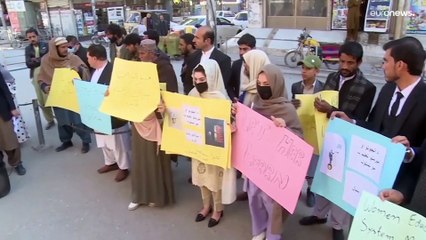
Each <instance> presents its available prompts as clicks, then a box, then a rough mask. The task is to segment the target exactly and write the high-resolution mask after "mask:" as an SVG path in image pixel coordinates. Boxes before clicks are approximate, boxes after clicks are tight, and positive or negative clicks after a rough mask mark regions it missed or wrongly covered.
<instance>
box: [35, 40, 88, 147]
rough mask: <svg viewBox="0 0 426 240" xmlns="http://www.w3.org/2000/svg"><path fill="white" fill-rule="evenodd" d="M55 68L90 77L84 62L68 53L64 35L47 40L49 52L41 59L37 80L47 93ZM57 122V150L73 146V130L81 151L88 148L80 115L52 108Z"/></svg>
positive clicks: (86, 78) (84, 77)
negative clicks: (79, 139) (59, 141)
mask: <svg viewBox="0 0 426 240" xmlns="http://www.w3.org/2000/svg"><path fill="white" fill-rule="evenodd" d="M55 68H71V69H73V70H75V71H76V72H78V74H79V75H80V77H81V79H83V80H88V79H90V73H89V69H88V68H87V66H86V64H84V62H83V61H82V60H81V59H80V58H79V57H77V56H76V55H74V54H68V41H67V40H66V39H65V38H64V37H57V38H54V39H52V40H50V42H49V52H48V53H47V54H46V55H45V56H43V58H42V59H41V69H40V74H39V76H38V82H39V84H40V87H41V89H42V90H43V91H44V92H45V93H46V94H48V93H49V91H50V85H51V84H52V78H53V73H54V71H55ZM53 110H54V112H55V116H56V120H57V122H58V132H59V139H60V140H61V142H62V145H61V146H59V147H57V148H56V151H57V152H60V151H63V150H65V149H67V148H69V147H72V146H73V143H72V142H71V139H72V136H73V132H74V131H75V132H76V133H77V135H78V136H80V138H81V140H82V141H83V147H82V148H81V152H82V153H87V152H88V151H89V150H90V142H91V139H90V132H89V131H88V129H87V127H86V126H85V125H84V124H83V123H82V122H81V119H80V115H79V114H77V113H75V112H72V111H70V110H66V109H62V108H56V107H54V108H53Z"/></svg>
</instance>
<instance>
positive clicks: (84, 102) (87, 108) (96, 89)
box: [74, 80, 112, 135]
mask: <svg viewBox="0 0 426 240" xmlns="http://www.w3.org/2000/svg"><path fill="white" fill-rule="evenodd" d="M74 85H75V88H76V89H77V96H78V103H79V107H80V117H81V121H82V122H83V123H84V124H85V125H86V126H88V127H90V128H92V129H93V130H95V131H97V132H100V133H105V134H109V135H111V134H112V126H111V116H109V115H107V114H104V113H102V112H100V111H99V107H100V106H101V104H102V101H103V100H104V97H105V92H106V91H107V89H108V86H107V85H101V84H96V83H91V82H85V81H79V80H75V81H74Z"/></svg>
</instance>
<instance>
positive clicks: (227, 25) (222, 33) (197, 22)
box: [170, 16, 242, 43]
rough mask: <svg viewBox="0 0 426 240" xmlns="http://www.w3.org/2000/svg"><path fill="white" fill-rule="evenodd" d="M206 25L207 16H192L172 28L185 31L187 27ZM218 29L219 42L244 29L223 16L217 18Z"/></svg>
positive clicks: (176, 30) (172, 29)
mask: <svg viewBox="0 0 426 240" xmlns="http://www.w3.org/2000/svg"><path fill="white" fill-rule="evenodd" d="M205 25H207V23H206V16H191V17H188V18H187V19H185V20H183V21H182V22H180V23H179V24H178V25H175V26H174V27H170V28H171V31H172V32H180V31H185V29H186V27H191V28H193V30H194V31H195V29H196V28H198V27H201V26H205ZM216 29H217V42H218V43H224V42H225V41H227V40H228V39H230V38H232V37H234V36H235V35H237V34H238V33H239V32H241V30H242V29H241V27H240V26H236V25H234V24H233V23H232V22H231V21H229V20H228V19H226V18H223V17H217V18H216Z"/></svg>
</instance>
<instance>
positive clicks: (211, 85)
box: [188, 59, 228, 99]
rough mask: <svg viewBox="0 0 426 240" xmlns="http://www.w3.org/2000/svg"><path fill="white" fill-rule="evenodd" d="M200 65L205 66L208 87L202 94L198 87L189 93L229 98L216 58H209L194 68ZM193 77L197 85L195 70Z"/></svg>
mask: <svg viewBox="0 0 426 240" xmlns="http://www.w3.org/2000/svg"><path fill="white" fill-rule="evenodd" d="M198 66H202V67H203V68H204V71H205V73H206V78H207V86H208V89H207V91H205V92H203V93H202V94H200V93H199V92H198V91H197V89H196V88H193V89H192V90H191V91H190V92H189V94H188V95H189V96H193V97H202V98H217V99H228V94H227V93H226V89H225V84H224V83H223V78H222V73H221V72H220V67H219V64H217V62H216V61H215V60H212V59H207V60H203V61H202V62H200V63H199V64H198V65H197V66H196V67H195V68H194V69H196V68H197V67H198ZM192 79H193V80H192V81H193V84H194V86H195V81H194V71H192Z"/></svg>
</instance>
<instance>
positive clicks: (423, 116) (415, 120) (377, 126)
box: [357, 81, 426, 200]
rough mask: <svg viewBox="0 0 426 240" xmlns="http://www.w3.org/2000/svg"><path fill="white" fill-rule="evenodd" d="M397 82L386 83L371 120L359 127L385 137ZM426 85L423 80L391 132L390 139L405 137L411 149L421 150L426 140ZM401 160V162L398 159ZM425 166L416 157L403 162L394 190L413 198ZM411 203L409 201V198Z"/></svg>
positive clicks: (360, 122)
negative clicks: (384, 130) (421, 171)
mask: <svg viewBox="0 0 426 240" xmlns="http://www.w3.org/2000/svg"><path fill="white" fill-rule="evenodd" d="M396 87H397V86H396V84H395V83H387V84H386V85H384V86H383V88H382V90H381V91H380V94H379V97H378V98H377V101H376V104H375V105H374V107H373V110H372V111H371V113H370V115H369V116H368V121H361V120H357V124H358V125H360V126H362V127H364V128H367V129H370V130H372V131H375V132H378V133H380V134H383V132H382V126H383V123H384V121H385V116H387V114H388V110H389V106H390V101H391V100H392V96H393V94H394V92H395V88H396ZM425 93H426V84H425V83H424V82H423V81H420V82H419V83H418V84H417V85H416V86H415V87H414V89H413V91H412V92H411V94H410V95H409V96H408V98H407V100H406V102H405V104H404V106H403V107H402V109H401V112H400V114H399V115H398V116H397V118H396V121H395V123H394V124H393V127H392V131H391V133H390V134H388V135H389V136H387V137H390V138H392V137H395V136H405V137H407V139H408V140H409V141H410V146H412V147H420V146H421V144H422V143H423V140H424V139H425V137H426V125H425V123H426V107H425V106H424V104H425V103H426V94H425ZM398 161H401V160H398ZM421 164H422V159H421V158H420V156H418V155H416V157H415V159H414V160H413V161H412V162H411V163H402V165H401V168H400V169H399V172H398V175H397V177H396V180H395V183H394V188H395V189H397V190H399V191H400V192H402V193H403V194H404V196H411V195H412V193H413V191H414V187H415V184H416V179H417V177H418V175H419V170H420V167H421ZM408 200H409V199H408Z"/></svg>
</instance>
